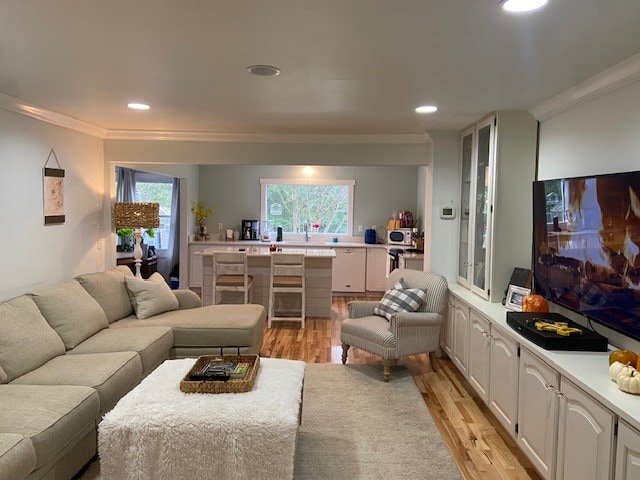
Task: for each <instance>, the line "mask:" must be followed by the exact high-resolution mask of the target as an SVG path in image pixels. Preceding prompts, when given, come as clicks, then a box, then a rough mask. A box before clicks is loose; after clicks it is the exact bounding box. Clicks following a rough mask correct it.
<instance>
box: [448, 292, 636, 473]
mask: <svg viewBox="0 0 640 480" xmlns="http://www.w3.org/2000/svg"><path fill="white" fill-rule="evenodd" d="M449 292H450V295H449V309H448V316H447V318H446V321H445V323H444V325H443V329H442V336H441V347H442V350H443V351H444V353H446V354H447V356H449V358H451V360H452V361H453V363H454V365H455V366H456V367H457V368H458V370H459V371H460V372H461V373H462V375H464V377H465V378H466V379H467V380H468V381H469V383H470V384H471V386H472V387H473V388H474V390H475V391H476V392H477V394H478V395H479V397H480V398H481V399H482V400H483V401H484V402H485V403H486V404H487V405H488V406H489V408H490V410H491V411H492V413H493V414H494V415H495V417H496V418H497V419H498V420H499V421H500V423H501V424H502V425H503V426H504V428H505V429H506V430H507V432H509V433H510V434H511V435H512V436H513V438H514V439H515V440H516V442H517V444H518V446H519V447H520V449H521V450H522V451H523V452H524V454H525V455H526V456H527V457H528V458H529V459H530V460H531V462H532V463H533V465H534V466H535V468H536V469H537V470H538V473H539V474H540V475H541V476H542V477H543V478H545V479H546V480H565V479H580V480H590V479H592V480H614V479H615V480H632V479H638V478H640V395H638V396H636V395H630V394H627V393H624V392H622V391H620V390H618V387H617V386H616V384H615V383H613V382H612V381H611V380H610V377H609V361H608V357H609V353H608V352H567V351H551V350H544V349H542V348H540V347H538V346H537V345H535V344H534V343H532V342H530V341H529V340H527V339H525V338H524V337H522V336H520V335H519V334H518V333H517V332H516V331H515V330H513V329H512V328H511V327H510V326H509V325H507V322H506V312H507V310H506V309H505V307H504V306H502V305H501V304H499V303H489V302H487V301H485V300H483V299H481V298H480V297H478V296H477V295H475V294H473V293H471V292H470V291H469V290H467V289H466V288H464V287H462V286H460V285H457V284H451V285H450V286H449Z"/></svg>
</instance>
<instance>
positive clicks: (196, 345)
mask: <svg viewBox="0 0 640 480" xmlns="http://www.w3.org/2000/svg"><path fill="white" fill-rule="evenodd" d="M158 277H159V276H158ZM264 321H265V310H264V307H263V306H261V305H211V306H207V307H202V306H201V302H200V299H199V297H198V296H197V295H196V294H195V293H193V292H191V291H188V290H174V291H172V290H169V288H168V286H167V285H166V283H164V280H163V279H162V278H161V277H159V278H153V277H152V279H150V280H149V281H143V280H140V279H136V278H134V277H133V276H132V275H131V272H130V270H129V269H128V268H127V267H117V268H116V269H114V270H111V271H106V272H99V273H92V274H87V275H81V276H79V277H76V279H74V280H72V281H68V282H62V283H59V284H57V285H51V286H46V287H42V288H38V289H36V290H34V291H32V292H29V293H28V294H26V295H22V296H20V297H16V298H14V299H12V300H9V301H6V302H3V303H0V480H19V479H23V478H28V479H42V478H44V479H68V478H71V477H72V476H73V475H75V474H76V473H77V472H78V471H79V470H80V469H81V468H82V467H83V466H84V465H85V464H86V463H87V462H88V461H89V460H90V459H91V458H92V457H93V456H94V455H95V453H96V439H97V428H98V424H99V422H100V419H101V418H102V416H103V415H104V413H106V412H107V411H109V410H110V409H111V408H113V406H114V405H115V404H116V403H117V402H118V400H119V399H120V398H121V397H122V396H123V395H125V394H126V393H127V392H128V391H129V390H131V389H132V388H133V387H135V386H136V385H137V384H138V383H139V382H140V381H141V380H142V379H143V378H144V377H145V376H146V375H147V374H149V373H150V372H151V371H153V370H154V369H155V368H156V367H157V366H158V365H159V364H160V363H162V362H163V361H164V360H166V359H167V358H180V357H189V356H198V355H204V354H209V353H217V352H220V347H227V349H228V350H227V351H229V350H232V351H234V352H235V351H236V348H235V347H239V348H240V351H241V352H244V353H259V351H260V348H261V346H262V334H263V325H264ZM232 347H233V348H232Z"/></svg>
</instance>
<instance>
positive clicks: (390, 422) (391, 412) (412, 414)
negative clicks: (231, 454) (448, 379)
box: [294, 363, 461, 480]
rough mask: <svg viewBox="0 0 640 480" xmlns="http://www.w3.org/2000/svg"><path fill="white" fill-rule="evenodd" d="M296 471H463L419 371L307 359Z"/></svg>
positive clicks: (446, 474)
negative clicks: (385, 371)
mask: <svg viewBox="0 0 640 480" xmlns="http://www.w3.org/2000/svg"><path fill="white" fill-rule="evenodd" d="M294 478H296V479H305V480H306V479H331V480H339V479H349V480H354V479H363V480H364V479H367V480H373V479H385V480H386V479H403V480H413V479H421V480H428V479H441V480H449V479H460V478H461V476H460V473H459V471H458V469H457V467H456V465H455V463H454V461H453V458H452V457H451V454H450V453H449V451H448V450H447V448H446V446H445V444H444V441H443V440H442V437H441V436H440V433H439V432H438V429H437V427H436V426H435V424H434V422H433V419H432V418H431V415H430V414H429V411H428V409H427V407H426V405H425V403H424V400H423V399H422V395H421V394H420V392H419V391H418V388H417V387H416V385H415V383H414V381H413V378H412V377H411V374H410V373H409V372H408V371H407V370H405V369H402V368H401V369H397V370H394V371H393V373H392V376H391V381H390V382H389V383H385V382H383V381H382V371H381V369H380V368H379V366H370V365H327V364H313V363H310V364H307V372H306V376H305V382H304V395H303V402H302V425H301V426H300V429H299V432H298V443H297V446H296V456H295V467H294Z"/></svg>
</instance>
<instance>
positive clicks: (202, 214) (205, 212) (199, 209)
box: [191, 200, 215, 225]
mask: <svg viewBox="0 0 640 480" xmlns="http://www.w3.org/2000/svg"><path fill="white" fill-rule="evenodd" d="M214 211H215V207H211V208H208V209H207V208H205V207H204V205H203V204H202V202H200V201H198V202H196V201H195V200H194V201H193V202H191V213H193V214H194V215H195V216H196V223H197V224H198V225H203V224H204V221H205V220H206V219H207V217H208V216H209V215H211V214H212V213H213V212H214Z"/></svg>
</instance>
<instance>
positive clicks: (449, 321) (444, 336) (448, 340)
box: [440, 295, 456, 359]
mask: <svg viewBox="0 0 640 480" xmlns="http://www.w3.org/2000/svg"><path fill="white" fill-rule="evenodd" d="M455 314H456V301H455V298H454V297H453V295H449V296H448V303H447V314H446V315H445V316H444V318H443V319H442V327H441V328H440V347H441V348H442V351H443V352H444V353H445V354H446V355H447V357H449V358H450V359H453V339H454V338H455V333H454V329H453V326H454V325H455V323H454V322H455V320H454V317H455Z"/></svg>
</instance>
